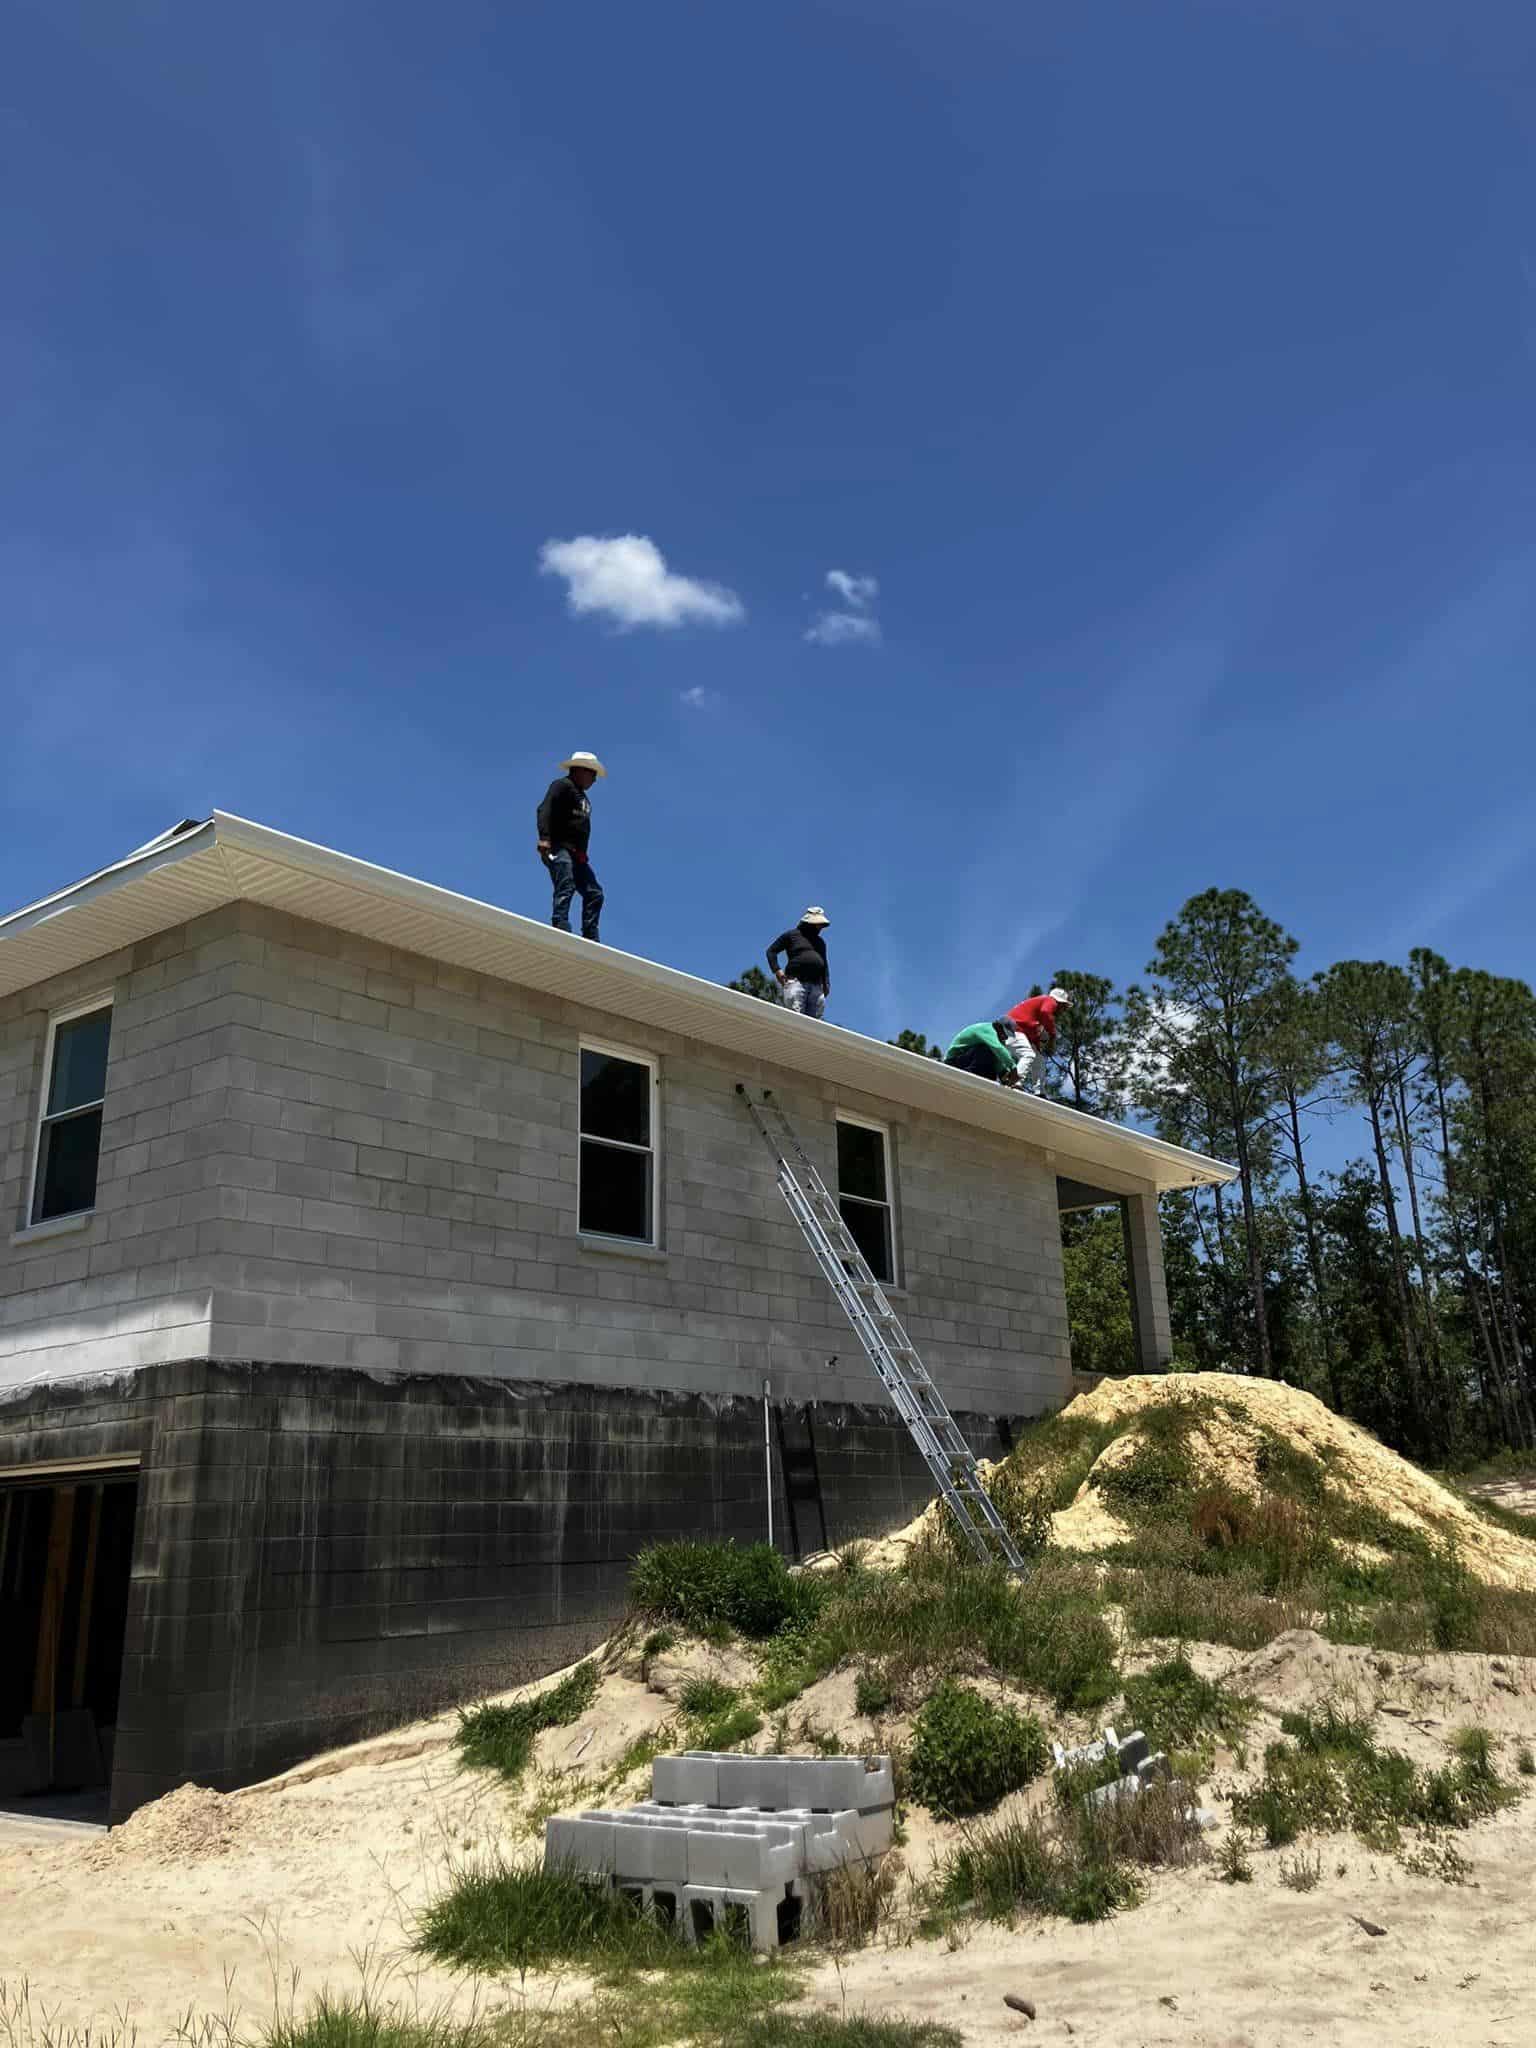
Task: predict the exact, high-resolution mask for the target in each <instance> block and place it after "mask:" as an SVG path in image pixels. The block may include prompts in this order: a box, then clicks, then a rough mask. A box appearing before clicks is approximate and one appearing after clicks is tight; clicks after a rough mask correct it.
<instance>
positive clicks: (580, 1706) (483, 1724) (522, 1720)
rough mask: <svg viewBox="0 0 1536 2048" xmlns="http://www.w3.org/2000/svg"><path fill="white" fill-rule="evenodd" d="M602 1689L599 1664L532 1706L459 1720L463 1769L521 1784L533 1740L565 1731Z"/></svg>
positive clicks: (475, 1711) (486, 1709)
mask: <svg viewBox="0 0 1536 2048" xmlns="http://www.w3.org/2000/svg"><path fill="white" fill-rule="evenodd" d="M597 1688H598V1671H597V1666H596V1665H595V1664H578V1665H577V1667H576V1669H575V1670H574V1671H572V1672H569V1673H568V1674H567V1675H566V1676H565V1677H564V1678H562V1679H561V1681H560V1683H559V1684H558V1685H554V1686H551V1687H550V1689H549V1691H548V1692H542V1693H539V1694H538V1695H537V1697H536V1698H534V1699H531V1700H516V1701H514V1702H513V1703H512V1704H511V1705H510V1706H492V1705H486V1706H479V1707H471V1708H469V1709H468V1710H467V1711H465V1712H464V1713H461V1714H460V1715H459V1726H458V1733H457V1736H456V1740H457V1742H458V1746H459V1755H460V1757H461V1758H462V1760H463V1761H464V1763H466V1764H468V1765H470V1766H472V1767H474V1768H475V1769H478V1770H491V1771H500V1773H501V1775H502V1776H503V1777H504V1778H506V1779H509V1780H511V1781H514V1782H515V1781H516V1780H517V1779H518V1778H519V1777H521V1776H522V1774H523V1772H524V1770H525V1769H526V1768H527V1765H528V1759H529V1757H530V1756H532V1754H533V1741H534V1737H535V1736H536V1735H538V1734H539V1733H540V1731H541V1730H542V1729H545V1728H563V1727H566V1726H567V1725H568V1724H569V1723H570V1722H572V1721H575V1720H577V1719H579V1717H580V1716H581V1715H582V1714H584V1713H585V1712H586V1710H587V1708H588V1707H589V1706H590V1705H591V1704H592V1701H593V1699H594V1697H595V1696H596V1693H597Z"/></svg>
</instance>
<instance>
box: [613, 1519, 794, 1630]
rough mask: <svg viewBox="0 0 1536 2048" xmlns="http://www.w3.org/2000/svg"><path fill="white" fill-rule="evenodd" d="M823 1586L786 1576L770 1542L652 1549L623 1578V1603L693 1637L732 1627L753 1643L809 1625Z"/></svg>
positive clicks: (785, 1568) (660, 1545)
mask: <svg viewBox="0 0 1536 2048" xmlns="http://www.w3.org/2000/svg"><path fill="white" fill-rule="evenodd" d="M824 1586H825V1582H824V1581H823V1580H821V1579H820V1578H818V1577H816V1576H815V1575H814V1574H811V1573H807V1572H801V1573H793V1572H791V1571H790V1569H789V1567H788V1565H786V1564H785V1562H784V1559H783V1558H782V1557H781V1556H780V1555H779V1553H778V1551H777V1550H775V1549H774V1548H773V1547H772V1546H771V1545H770V1544H767V1543H752V1544H748V1545H746V1546H744V1547H738V1546H737V1545H735V1544H733V1543H658V1544H656V1545H654V1546H653V1547H652V1548H651V1549H650V1550H643V1551H641V1553H640V1555H639V1556H638V1557H637V1558H636V1559H635V1563H634V1567H633V1569H632V1570H631V1572H630V1597H631V1599H632V1600H633V1602H634V1604H635V1606H636V1607H637V1608H638V1609H639V1610H640V1612H641V1613H642V1614H646V1615H651V1616H654V1617H655V1618H656V1619H657V1620H659V1621H675V1622H678V1623H680V1624H681V1625H682V1626H683V1627H684V1628H687V1629H690V1630H692V1631H693V1632H694V1633H695V1634H698V1635H704V1636H706V1638H707V1636H708V1633H709V1632H710V1631H711V1630H715V1631H718V1630H719V1629H721V1628H727V1629H736V1630H739V1631H740V1633H741V1634H742V1635H744V1636H750V1637H753V1638H754V1639H757V1640H762V1639H763V1638H765V1637H768V1636H772V1635H774V1634H776V1633H777V1632H778V1631H779V1630H780V1629H782V1628H784V1627H786V1626H787V1625H790V1624H792V1623H794V1622H796V1621H800V1622H805V1621H809V1620H810V1619H811V1618H812V1617H813V1616H814V1614H815V1613H816V1611H817V1609H818V1608H819V1607H820V1606H821V1604H822V1601H823V1599H824V1597H825V1591H824Z"/></svg>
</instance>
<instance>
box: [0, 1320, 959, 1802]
mask: <svg viewBox="0 0 1536 2048" xmlns="http://www.w3.org/2000/svg"><path fill="white" fill-rule="evenodd" d="M960 1420H961V1421H962V1424H963V1425H966V1426H968V1430H969V1434H970V1435H971V1437H972V1440H973V1442H974V1443H975V1445H976V1448H978V1449H986V1448H992V1447H995V1437H994V1436H993V1430H994V1424H993V1421H992V1419H991V1418H982V1417H961V1418H960ZM817 1429H818V1433H819V1434H820V1435H821V1436H823V1437H824V1438H825V1439H826V1440H828V1441H829V1442H832V1441H838V1442H846V1443H848V1444H850V1445H853V1446H856V1447H857V1451H856V1455H855V1454H853V1453H852V1452H850V1454H848V1455H845V1456H842V1457H829V1458H828V1459H826V1460H825V1461H824V1463H823V1468H822V1481H823V1487H824V1491H825V1495H826V1504H827V1520H828V1525H829V1529H830V1531H831V1532H832V1535H833V1540H834V1541H837V1540H843V1539H846V1538H848V1537H852V1536H857V1535H864V1534H869V1533H873V1532H874V1531H876V1530H878V1529H882V1528H889V1527H890V1526H891V1525H892V1524H893V1523H895V1522H899V1521H904V1520H906V1519H908V1518H910V1516H912V1515H914V1514H916V1513H917V1512H918V1510H919V1508H920V1507H921V1506H922V1505H923V1503H924V1502H925V1501H927V1500H928V1499H929V1498H930V1497H931V1494H932V1487H931V1484H930V1482H929V1478H928V1474H927V1472H926V1470H925V1469H924V1467H923V1465H922V1463H921V1461H920V1459H919V1458H918V1456H917V1453H916V1451H915V1450H914V1449H913V1446H912V1443H911V1440H910V1438H909V1437H908V1436H907V1434H906V1432H905V1430H904V1429H902V1428H901V1426H900V1424H899V1423H898V1422H897V1421H896V1419H895V1417H894V1416H893V1415H892V1413H891V1411H890V1410H889V1409H888V1408H885V1407H882V1406H875V1405H869V1406H865V1407H863V1408H860V1409H843V1410H829V1411H826V1412H824V1413H820V1412H819V1413H818V1417H817ZM108 1456H111V1457H122V1456H135V1457H137V1459H138V1461H139V1496H138V1507H137V1515H136V1520H135V1526H134V1538H133V1546H134V1547H133V1558H132V1567H131V1571H132V1576H131V1584H130V1597H129V1610H128V1624H127V1637H126V1641H125V1645H124V1666H123V1685H122V1691H121V1697H120V1702H119V1718H118V1729H117V1738H116V1743H115V1748H114V1773H113V1788H112V1812H113V1815H114V1818H117V1819H121V1818H122V1817H123V1815H124V1814H126V1813H128V1812H131V1811H132V1809H133V1808H134V1807H135V1806H136V1805H138V1804H139V1803H141V1801H143V1800H145V1799H149V1798H153V1797H156V1796H157V1795H158V1794H160V1793H162V1792H164V1791H167V1790H169V1789H170V1788H171V1787H172V1786H174V1785H177V1784H179V1783H181V1782H182V1781H183V1780H184V1779H187V1778H192V1779H194V1780H196V1781H197V1782H198V1783H200V1784H208V1785H214V1786H217V1787H220V1788H222V1789H227V1788H228V1787H230V1786H233V1785H238V1784H243V1783H248V1782H250V1780H252V1779H253V1778H259V1777H264V1776H267V1775H269V1774H270V1773H272V1772H275V1771H278V1770H282V1769H283V1768H285V1767H286V1766H287V1765H289V1764H292V1763H295V1762H297V1761H299V1760H300V1759H302V1758H303V1757H306V1756H309V1755H311V1754H313V1753H314V1752H315V1751H316V1750H318V1749H323V1748H325V1747H327V1746H329V1745H331V1744H334V1743H338V1742H345V1741H349V1740H352V1739H354V1738H355V1737H357V1736H359V1735H362V1734H366V1733H369V1732H371V1731H373V1730H376V1729H378V1728H380V1727H384V1726H388V1725H391V1724H393V1723H397V1722H400V1721H403V1720H408V1719H410V1718H412V1717H414V1716H416V1715H418V1714H421V1713H424V1712H427V1711H430V1710H434V1709H436V1708H438V1707H441V1706H445V1705H448V1704H450V1703H452V1702H455V1701H460V1700H465V1699H470V1698H474V1697H477V1696H483V1695H484V1694H486V1693H488V1692H496V1691H500V1690H502V1689H504V1688H506V1687H508V1686H512V1685H517V1684H521V1683H523V1682H524V1681H525V1680H528V1679H531V1678H535V1677H538V1676H539V1675H540V1674H541V1673H543V1672H546V1671H550V1670H553V1669H555V1668H557V1667H558V1666H560V1665H561V1664H564V1663H568V1662H570V1661H571V1660H573V1659H574V1658H576V1657H578V1656H580V1655H581V1654H582V1653H583V1652H584V1651H586V1650H587V1649H590V1648H591V1647H592V1645H593V1644H595V1643H596V1642H598V1641H599V1640H600V1639H601V1638H602V1637H603V1636H604V1635H605V1634H606V1633H607V1632H608V1630H609V1629H610V1628H611V1626H612V1625H613V1623H614V1622H615V1620H616V1619H617V1618H618V1616H619V1615H620V1614H621V1613H622V1611H623V1608H624V1603H625V1597H626V1591H627V1586H628V1579H629V1567H630V1562H631V1560H632V1559H633V1557H634V1555H635V1553H636V1552H637V1551H638V1550H640V1549H641V1548H643V1547H644V1546H645V1545H646V1544H648V1543H653V1542H659V1541H663V1540H666V1539H669V1538H675V1537H681V1536H692V1537H700V1536H702V1537H705V1538H709V1539H714V1540H727V1539H731V1540H736V1541H739V1542H755V1541H758V1540H760V1539H761V1538H762V1537H763V1535H764V1533H765V1530H766V1524H767V1475H766V1473H765V1469H764V1463H763V1457H762V1409H761V1404H760V1403H759V1402H757V1401H750V1400H728V1399H721V1398H719V1397H712V1398H705V1397H703V1396H700V1395H685V1394H665V1393H641V1392H637V1391H632V1390H625V1389H609V1390H600V1389H597V1388H593V1387H577V1386H572V1385H550V1384H548V1383H543V1382H514V1381H508V1380H489V1379H481V1380H464V1379H461V1378H458V1377H455V1376H453V1375H448V1374H433V1375H427V1376H423V1377H421V1378H418V1379H413V1380H404V1379H389V1380H385V1379H381V1378H379V1377H378V1376H375V1375H371V1374H367V1373H363V1372H359V1371H356V1370H353V1369H348V1368H323V1367H318V1368H317V1367H296V1366H291V1365H265V1366H264V1365H260V1364H249V1363H247V1364H230V1363H225V1362H209V1361H187V1362H183V1363H180V1364H177V1365H170V1366H157V1367H150V1368H146V1369H144V1370H141V1371H139V1372H134V1373H128V1374H125V1375H119V1376H112V1377H108V1378H103V1379H97V1380H74V1381H68V1380H66V1381H62V1382H57V1383H54V1384H52V1385H34V1386H33V1387H30V1388H27V1389H12V1390H10V1392H8V1393H6V1392H0V1470H3V1469H6V1468H12V1467H18V1466H19V1467H23V1468H25V1467H28V1466H34V1465H36V1464H38V1463H39V1462H42V1461H49V1460H63V1459H89V1458H102V1457H108ZM775 1485H776V1487H781V1481H780V1480H779V1477H778V1475H777V1474H775ZM776 1521H777V1526H778V1528H779V1529H780V1530H782V1529H783V1528H784V1526H785V1517H784V1512H783V1500H782V1497H780V1498H779V1500H778V1502H777V1512H776Z"/></svg>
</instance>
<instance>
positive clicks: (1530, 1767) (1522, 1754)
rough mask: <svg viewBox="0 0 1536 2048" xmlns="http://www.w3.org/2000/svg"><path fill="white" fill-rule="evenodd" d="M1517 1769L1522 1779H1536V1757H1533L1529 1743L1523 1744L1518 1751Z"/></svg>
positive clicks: (1516, 1757)
mask: <svg viewBox="0 0 1536 2048" xmlns="http://www.w3.org/2000/svg"><path fill="white" fill-rule="evenodd" d="M1515 1769H1516V1770H1517V1771H1518V1772H1519V1773H1520V1775H1521V1777H1522V1778H1536V1756H1533V1755H1532V1753H1531V1747H1530V1744H1529V1743H1526V1742H1523V1743H1521V1745H1520V1747H1519V1749H1517V1750H1516V1752H1515Z"/></svg>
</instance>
